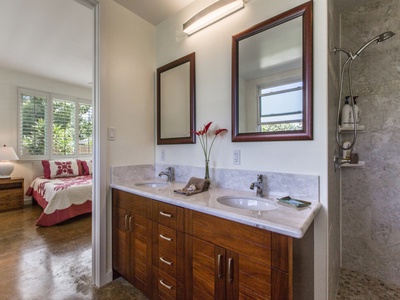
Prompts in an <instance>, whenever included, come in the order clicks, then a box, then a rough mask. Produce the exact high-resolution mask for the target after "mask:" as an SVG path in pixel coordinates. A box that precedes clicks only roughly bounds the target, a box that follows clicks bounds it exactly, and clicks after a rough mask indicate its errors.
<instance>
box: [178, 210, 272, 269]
mask: <svg viewBox="0 0 400 300" xmlns="http://www.w3.org/2000/svg"><path fill="white" fill-rule="evenodd" d="M185 214H186V218H187V220H186V223H187V224H189V228H188V231H189V233H190V234H192V235H193V236H196V237H199V238H201V239H203V240H205V241H208V242H211V243H214V244H216V245H219V246H221V247H224V248H227V249H231V250H233V251H235V252H237V253H239V254H244V255H247V256H249V257H256V258H257V260H258V261H260V262H262V263H264V264H267V265H270V266H271V256H272V255H271V252H272V242H271V232H269V231H267V230H263V229H259V228H255V227H251V226H248V225H244V224H239V223H236V222H233V221H230V220H225V219H221V218H218V217H214V216H210V215H207V214H203V213H200V212H196V211H191V210H187V212H185ZM216 228H218V230H216Z"/></svg>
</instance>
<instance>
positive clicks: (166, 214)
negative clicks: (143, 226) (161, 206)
mask: <svg viewBox="0 0 400 300" xmlns="http://www.w3.org/2000/svg"><path fill="white" fill-rule="evenodd" d="M160 215H162V216H163V217H167V218H172V215H171V214H169V213H166V212H163V211H160Z"/></svg>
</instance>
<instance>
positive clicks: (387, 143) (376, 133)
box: [330, 0, 400, 286]
mask: <svg viewBox="0 0 400 300" xmlns="http://www.w3.org/2000/svg"><path fill="white" fill-rule="evenodd" d="M331 3H333V6H334V8H335V9H336V10H338V12H339V21H338V22H337V23H335V24H333V26H334V27H335V33H337V34H338V35H340V38H338V37H335V36H333V35H332V36H331V37H330V39H331V41H332V40H334V41H335V42H338V41H339V42H340V43H338V44H335V45H333V47H334V46H337V47H338V48H339V49H337V51H338V52H337V53H336V54H332V55H336V56H337V55H338V54H339V52H340V59H341V63H340V67H339V68H344V67H346V69H347V68H350V69H351V71H350V72H351V73H352V77H351V81H352V82H351V86H352V88H351V89H349V87H348V80H349V78H348V71H346V72H344V75H343V77H344V78H343V82H344V84H343V87H342V88H340V81H341V78H340V77H341V73H340V72H335V73H337V74H336V78H335V79H337V81H336V82H335V83H332V85H331V86H332V87H333V86H335V87H336V89H337V91H338V92H339V90H341V89H343V91H342V93H341V98H342V97H343V96H347V95H351V94H353V96H358V99H357V100H359V101H357V104H358V106H359V107H360V110H361V112H362V118H361V121H360V123H362V125H364V126H365V130H364V131H363V132H359V134H357V132H353V131H350V133H348V134H347V135H348V136H349V139H350V140H354V141H353V143H352V144H353V145H352V147H354V146H355V147H356V151H357V153H359V155H360V159H362V160H363V161H365V167H364V168H342V169H341V224H342V228H341V250H342V255H341V266H342V268H345V269H347V270H353V271H356V272H358V273H360V274H365V275H368V276H370V277H372V278H376V279H379V280H381V281H383V282H385V283H387V284H391V285H394V286H395V285H400V200H399V195H400V175H399V174H400V150H399V149H400V101H399V99H400V38H399V35H394V36H393V34H392V33H391V32H390V31H389V30H392V31H393V32H397V33H398V32H400V23H399V22H398V20H399V19H400V2H399V1H398V0H354V1H343V0H331ZM382 32H383V34H381V33H382ZM374 36H375V38H373V39H372V40H370V39H371V37H374ZM388 37H392V38H391V39H390V40H389V41H385V42H384V43H382V44H380V45H375V44H374V42H380V41H383V40H385V39H387V38H388ZM370 45H371V46H370ZM333 47H332V50H333ZM346 49H359V50H358V51H357V52H355V53H354V54H353V53H352V52H350V51H349V50H346ZM360 54H361V55H360ZM353 61H354V63H353ZM350 66H351V67H350ZM346 83H347V84H346ZM335 84H336V85H335ZM332 89H333V88H332ZM330 101H337V98H335V99H334V100H332V99H330ZM341 101H343V99H341ZM336 108H337V107H335V113H336ZM330 114H331V113H330ZM332 114H333V112H332ZM335 117H336V116H335ZM355 140H357V143H355Z"/></svg>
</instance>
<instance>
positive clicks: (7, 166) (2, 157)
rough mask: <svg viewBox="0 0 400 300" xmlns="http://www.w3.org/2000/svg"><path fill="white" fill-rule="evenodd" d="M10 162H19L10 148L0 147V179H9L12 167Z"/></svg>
mask: <svg viewBox="0 0 400 300" xmlns="http://www.w3.org/2000/svg"><path fill="white" fill-rule="evenodd" d="M10 160H19V158H18V156H17V154H15V151H14V149H13V148H12V147H6V145H4V147H0V179H4V178H10V177H11V173H12V172H13V171H14V165H13V163H11V162H10Z"/></svg>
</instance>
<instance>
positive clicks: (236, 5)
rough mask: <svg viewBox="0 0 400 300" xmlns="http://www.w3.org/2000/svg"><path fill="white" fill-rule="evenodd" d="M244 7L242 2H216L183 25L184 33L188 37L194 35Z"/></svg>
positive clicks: (235, 0)
mask: <svg viewBox="0 0 400 300" xmlns="http://www.w3.org/2000/svg"><path fill="white" fill-rule="evenodd" d="M243 7H244V3H243V1H242V0H219V1H216V2H214V3H212V4H211V5H209V6H207V7H206V8H204V9H203V10H201V11H199V12H198V13H197V14H195V15H194V16H192V17H191V18H190V19H189V20H187V21H186V22H185V23H183V32H185V33H186V34H187V35H192V34H193V33H195V32H197V31H199V30H201V29H203V28H205V27H207V26H209V25H211V24H213V23H215V22H217V21H219V20H221V19H223V18H225V17H226V16H229V15H230V14H233V13H234V12H236V11H238V10H239V9H242V8H243Z"/></svg>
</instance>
